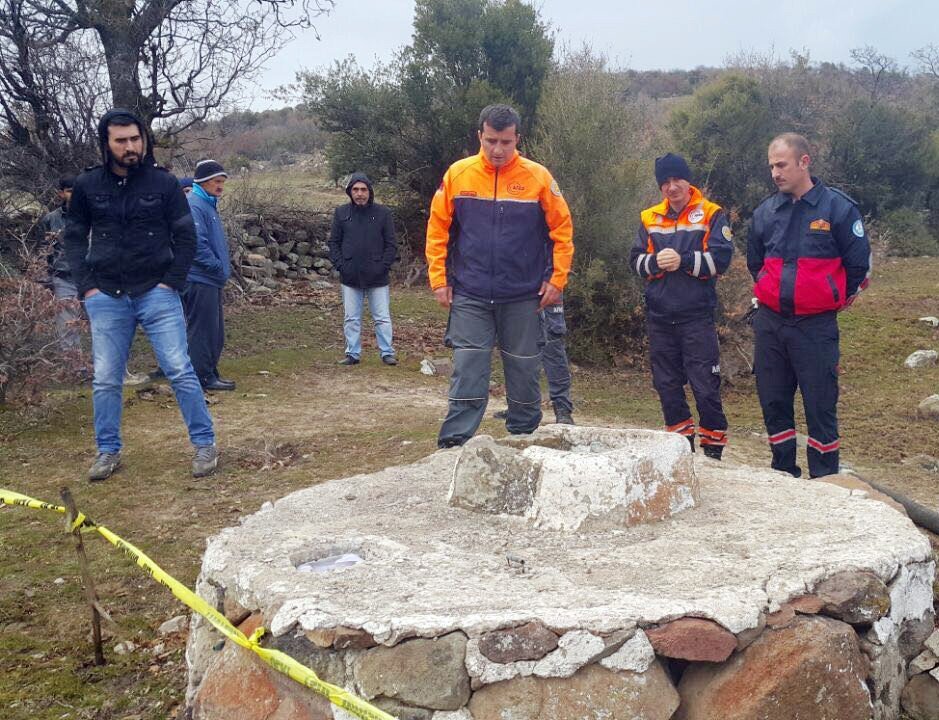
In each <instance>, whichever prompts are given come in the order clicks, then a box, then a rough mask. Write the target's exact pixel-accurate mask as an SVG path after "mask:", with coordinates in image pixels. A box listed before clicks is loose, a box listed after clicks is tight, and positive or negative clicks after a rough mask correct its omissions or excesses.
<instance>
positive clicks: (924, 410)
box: [916, 395, 939, 420]
mask: <svg viewBox="0 0 939 720" xmlns="http://www.w3.org/2000/svg"><path fill="white" fill-rule="evenodd" d="M916 415H917V417H920V418H922V419H924V420H939V395H930V396H929V397H928V398H926V399H925V400H923V402H921V403H920V404H919V406H918V407H917V408H916Z"/></svg>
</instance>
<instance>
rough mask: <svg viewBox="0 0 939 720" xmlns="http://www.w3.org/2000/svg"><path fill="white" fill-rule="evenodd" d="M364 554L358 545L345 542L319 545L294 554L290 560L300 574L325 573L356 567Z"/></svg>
mask: <svg viewBox="0 0 939 720" xmlns="http://www.w3.org/2000/svg"><path fill="white" fill-rule="evenodd" d="M364 554H365V553H364V552H363V550H362V548H361V546H360V543H357V542H347V543H335V544H329V545H320V546H319V547H315V548H311V549H309V550H307V551H306V552H303V553H297V554H295V555H294V557H292V558H291V560H292V561H293V565H294V567H296V568H297V570H299V571H300V572H310V573H325V572H330V571H332V570H342V569H344V568H349V567H352V566H353V565H358V564H359V563H360V562H362V561H363V559H364V558H363V555H364Z"/></svg>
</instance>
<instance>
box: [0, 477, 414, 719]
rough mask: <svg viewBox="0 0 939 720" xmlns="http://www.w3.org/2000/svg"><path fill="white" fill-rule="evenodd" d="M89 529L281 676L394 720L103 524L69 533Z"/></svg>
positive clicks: (351, 708)
mask: <svg viewBox="0 0 939 720" xmlns="http://www.w3.org/2000/svg"><path fill="white" fill-rule="evenodd" d="M0 505H20V506H22V507H28V508H33V509H36V510H51V511H53V512H57V513H61V514H63V515H64V514H65V508H64V507H62V506H60V505H50V504H49V503H45V502H42V501H40V500H36V499H34V498H31V497H29V496H27V495H21V494H20V493H17V492H13V491H12V490H6V489H4V488H0ZM79 527H82V528H90V529H94V530H96V531H97V532H98V533H99V534H100V535H101V536H102V537H103V538H105V539H106V540H107V541H108V542H110V543H111V544H112V545H114V546H115V547H117V548H118V549H120V550H121V552H123V553H124V554H125V555H127V556H128V557H130V558H131V559H132V560H133V561H134V562H135V563H136V564H137V565H139V566H140V567H141V568H143V569H144V570H145V571H146V572H147V574H148V575H150V577H152V578H153V579H154V580H156V581H157V582H158V583H160V584H161V585H165V586H166V587H167V588H169V590H170V592H172V593H173V595H175V596H176V597H177V598H178V599H179V600H180V601H181V602H182V603H183V604H184V605H186V606H188V607H189V608H190V609H191V610H192V611H193V612H197V613H199V614H200V615H201V616H202V617H204V618H205V619H206V620H208V621H209V622H210V623H212V625H214V626H215V629H216V630H218V631H219V632H220V633H222V634H223V635H224V636H225V637H227V638H228V639H229V640H231V641H232V642H234V643H236V644H238V645H240V646H241V647H243V648H246V649H248V650H250V651H251V652H253V653H254V654H255V655H257V656H258V657H260V658H261V659H262V660H263V661H264V662H266V663H267V664H268V665H270V666H271V667H272V668H274V669H275V670H277V671H278V672H280V673H283V674H284V675H287V676H288V677H290V678H292V679H293V680H296V681H297V682H298V683H300V684H301V685H304V686H305V687H308V688H310V689H311V690H313V691H314V692H317V693H319V694H320V695H322V696H324V697H325V698H326V699H327V700H329V702H331V703H332V704H333V705H336V706H337V707H341V708H342V709H343V710H347V711H348V712H350V713H352V714H353V715H355V716H356V717H358V718H361V719H362V720H395V718H394V716H392V715H389V714H388V713H386V712H384V711H382V710H379V709H378V708H376V707H374V706H373V705H370V704H369V703H367V702H365V701H364V700H362V699H361V698H358V697H356V696H355V695H353V694H352V693H350V692H349V691H347V690H345V689H344V688H341V687H339V686H337V685H332V684H330V683H328V682H324V681H323V680H320V679H319V677H317V675H316V673H315V672H313V671H312V670H311V669H310V668H308V667H306V666H305V665H303V664H302V663H299V662H297V661H296V660H294V659H293V658H292V657H290V656H289V655H287V654H285V653H282V652H281V651H280V650H272V649H270V648H264V647H261V645H260V643H259V642H258V641H259V640H260V638H261V636H262V635H263V634H264V628H263V627H261V628H258V629H257V630H255V632H253V633H252V634H251V637H247V636H245V634H244V633H243V632H241V630H239V629H238V628H236V627H235V626H234V625H232V624H231V623H230V622H229V621H228V618H226V617H225V616H224V615H222V613H220V612H219V611H218V610H216V609H215V608H213V607H212V606H211V605H209V604H208V603H207V602H206V601H205V600H204V599H202V598H201V597H199V596H198V595H196V594H195V593H194V592H193V591H192V590H190V589H189V588H187V587H186V586H185V585H183V584H182V583H181V582H179V581H178V580H177V579H176V578H174V577H173V576H171V575H170V574H169V573H167V572H166V571H165V570H163V568H161V567H160V566H159V565H157V564H156V563H155V562H153V560H151V559H150V558H149V557H147V555H146V554H145V553H144V552H143V551H141V550H140V549H139V548H137V547H135V546H134V545H131V544H130V543H129V542H127V541H126V540H122V539H121V538H120V537H118V536H117V535H115V534H114V533H112V532H111V531H110V530H108V529H107V528H106V527H104V526H103V525H98V524H97V523H96V522H94V521H93V520H91V519H89V518H88V517H86V516H85V515H84V514H83V513H78V517H77V518H75V522H74V523H72V527H71V530H70V531H74V530H75V529H76V528H79Z"/></svg>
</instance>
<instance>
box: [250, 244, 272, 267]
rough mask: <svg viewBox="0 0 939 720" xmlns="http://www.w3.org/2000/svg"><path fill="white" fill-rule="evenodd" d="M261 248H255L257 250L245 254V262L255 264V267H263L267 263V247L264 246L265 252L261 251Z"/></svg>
mask: <svg viewBox="0 0 939 720" xmlns="http://www.w3.org/2000/svg"><path fill="white" fill-rule="evenodd" d="M260 250H261V248H258V249H257V250H255V252H250V253H248V254H247V255H245V262H246V263H248V265H254V266H255V267H262V266H264V265H266V264H267V261H268V257H267V248H263V250H264V252H260Z"/></svg>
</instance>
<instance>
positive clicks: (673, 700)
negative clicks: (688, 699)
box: [469, 662, 678, 720]
mask: <svg viewBox="0 0 939 720" xmlns="http://www.w3.org/2000/svg"><path fill="white" fill-rule="evenodd" d="M677 707H678V694H677V693H676V692H675V688H674V687H672V684H671V682H670V681H669V679H668V676H667V675H666V673H665V671H664V670H663V669H662V667H661V665H659V663H658V662H655V663H653V664H652V665H651V666H650V667H649V669H648V670H647V671H646V672H644V673H633V672H618V673H617V672H611V671H609V670H607V669H605V668H602V667H600V666H598V665H588V666H587V667H585V668H583V669H582V670H580V672H578V673H577V674H575V675H574V676H572V677H570V678H537V677H526V678H518V679H515V680H510V681H508V682H501V683H498V684H495V685H489V686H487V687H484V688H482V689H481V690H478V691H477V692H475V693H474V694H473V697H472V699H471V700H470V704H469V710H470V713H471V714H472V718H473V720H547V719H548V718H550V720H584V719H585V718H603V719H604V720H668V718H670V717H672V714H673V713H674V712H675V708H677Z"/></svg>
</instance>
